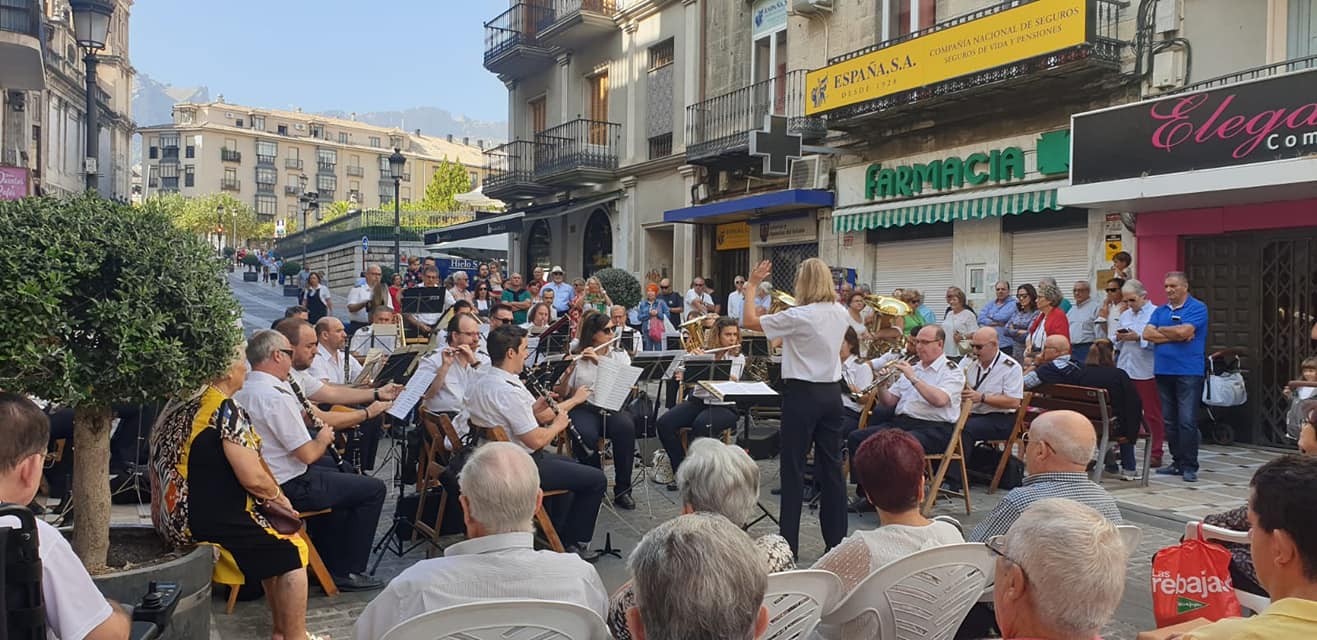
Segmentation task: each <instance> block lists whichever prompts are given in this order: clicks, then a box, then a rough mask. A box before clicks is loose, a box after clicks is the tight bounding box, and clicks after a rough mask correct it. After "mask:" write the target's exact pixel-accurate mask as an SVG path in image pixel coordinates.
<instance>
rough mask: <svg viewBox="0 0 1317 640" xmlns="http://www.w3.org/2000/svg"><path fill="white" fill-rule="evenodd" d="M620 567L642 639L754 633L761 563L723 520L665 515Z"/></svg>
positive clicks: (763, 575)
mask: <svg viewBox="0 0 1317 640" xmlns="http://www.w3.org/2000/svg"><path fill="white" fill-rule="evenodd" d="M683 466H684V463H683ZM628 566H629V568H630V569H631V577H632V580H633V582H634V590H635V594H636V608H637V609H638V610H639V612H640V620H641V623H642V624H643V625H644V627H645V637H646V638H649V639H650V640H694V639H698V638H719V639H723V638H725V639H728V640H751V639H752V638H754V633H755V622H756V621H757V619H758V616H759V609H760V607H761V606H762V605H763V601H764V591H765V590H766V589H767V587H768V566H767V564H766V562H765V560H764V557H763V554H761V553H759V551H757V550H756V548H755V545H754V542H753V541H751V540H750V536H748V535H746V533H745V532H744V531H742V530H741V528H740V527H738V526H736V525H734V524H732V522H731V521H730V520H728V519H727V518H724V517H722V516H720V515H717V514H712V513H692V514H690V515H684V516H677V517H676V518H673V519H671V520H668V521H667V522H664V523H663V524H660V525H659V526H658V527H655V528H654V529H652V530H651V531H650V532H649V533H647V534H645V537H644V538H642V539H641V540H640V544H638V545H636V549H635V551H633V552H632V553H631V558H630V560H629V561H628Z"/></svg>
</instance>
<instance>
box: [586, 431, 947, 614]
mask: <svg viewBox="0 0 1317 640" xmlns="http://www.w3.org/2000/svg"><path fill="white" fill-rule="evenodd" d="M915 446H916V447H918V446H919V445H918V444H916V445H915ZM921 455H922V454H921ZM921 464H922V463H921ZM677 488H678V490H679V491H680V492H681V493H680V495H681V502H682V505H683V506H682V510H681V512H682V515H685V514H688V513H696V512H709V513H717V514H721V515H723V516H725V517H726V518H727V519H728V520H731V521H732V522H735V523H737V524H740V523H744V522H746V521H748V520H749V519H750V516H751V515H753V513H754V510H755V506H756V505H757V504H758V502H759V465H757V464H755V461H754V460H752V459H751V458H750V454H748V453H746V452H745V449H742V448H740V447H738V446H736V445H734V444H723V443H722V441H720V440H717V439H715V438H697V439H695V440H693V441H691V443H690V446H689V447H688V448H687V450H686V460H685V461H684V462H682V463H681V467H680V468H678V469H677ZM678 517H680V516H678ZM754 542H755V548H756V549H758V550H759V552H760V553H761V554H763V556H764V566H765V567H767V569H768V573H776V572H778V571H790V570H791V569H795V568H796V562H795V560H794V559H793V557H792V553H791V547H790V546H789V545H787V541H786V539H785V538H783V537H782V536H779V535H777V534H775V533H774V534H768V535H763V536H760V537H758V538H756V539H755V541H754ZM634 606H636V596H635V592H633V591H632V585H631V583H630V582H627V583H626V584H624V585H622V586H621V587H620V588H619V589H618V590H617V592H616V593H614V594H613V596H612V597H611V598H609V601H608V628H609V629H610V630H611V631H612V632H613V637H614V638H616V639H617V640H631V630H630V629H628V628H627V623H626V611H627V609H630V608H631V607H634Z"/></svg>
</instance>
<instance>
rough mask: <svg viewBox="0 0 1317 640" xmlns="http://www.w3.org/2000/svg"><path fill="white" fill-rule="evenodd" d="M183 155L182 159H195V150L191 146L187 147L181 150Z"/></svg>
mask: <svg viewBox="0 0 1317 640" xmlns="http://www.w3.org/2000/svg"><path fill="white" fill-rule="evenodd" d="M183 155H184V157H188V158H195V157H197V148H196V147H195V146H193V145H188V146H187V148H186V149H184V150H183Z"/></svg>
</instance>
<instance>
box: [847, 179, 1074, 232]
mask: <svg viewBox="0 0 1317 640" xmlns="http://www.w3.org/2000/svg"><path fill="white" fill-rule="evenodd" d="M974 193H975V194H976V195H972V196H971V195H966V194H958V195H948V196H934V197H931V198H920V199H917V200H902V201H899V202H884V203H881V204H866V205H860V206H857V207H847V208H844V209H837V210H836V211H833V212H832V226H833V230H834V231H836V232H837V233H847V232H851V231H864V230H865V229H886V228H888V227H901V226H905V225H911V224H928V223H933V222H951V221H953V220H977V219H980V218H991V217H999V216H1013V215H1018V214H1021V213H1041V212H1044V211H1059V210H1060V209H1062V208H1063V207H1062V206H1061V205H1060V204H1057V201H1056V186H1055V183H1052V184H1050V185H1049V186H1046V187H1040V186H1039V185H1020V186H1015V187H1004V188H1000V189H987V190H982V191H976V192H974Z"/></svg>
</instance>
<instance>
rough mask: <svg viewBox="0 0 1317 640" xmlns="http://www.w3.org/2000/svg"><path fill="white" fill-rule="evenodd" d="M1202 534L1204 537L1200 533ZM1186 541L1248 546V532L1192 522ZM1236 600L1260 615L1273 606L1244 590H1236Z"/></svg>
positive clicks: (1185, 534)
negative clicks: (1214, 541)
mask: <svg viewBox="0 0 1317 640" xmlns="http://www.w3.org/2000/svg"><path fill="white" fill-rule="evenodd" d="M1200 531H1201V532H1202V536H1199V535H1198V533H1199V532H1200ZM1184 539H1185V540H1217V541H1220V542H1233V543H1236V544H1248V532H1247V531H1234V530H1232V529H1226V528H1223V527H1217V526H1213V525H1210V524H1203V523H1202V522H1199V521H1196V520H1195V521H1191V522H1189V523H1188V524H1186V525H1184ZM1235 598H1237V599H1238V600H1239V604H1241V605H1243V607H1244V608H1245V609H1248V610H1250V611H1252V612H1253V613H1260V612H1262V611H1263V610H1265V609H1266V608H1267V607H1270V606H1271V599H1270V598H1264V597H1262V596H1260V595H1257V594H1256V593H1249V592H1247V591H1244V590H1243V589H1235Z"/></svg>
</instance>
